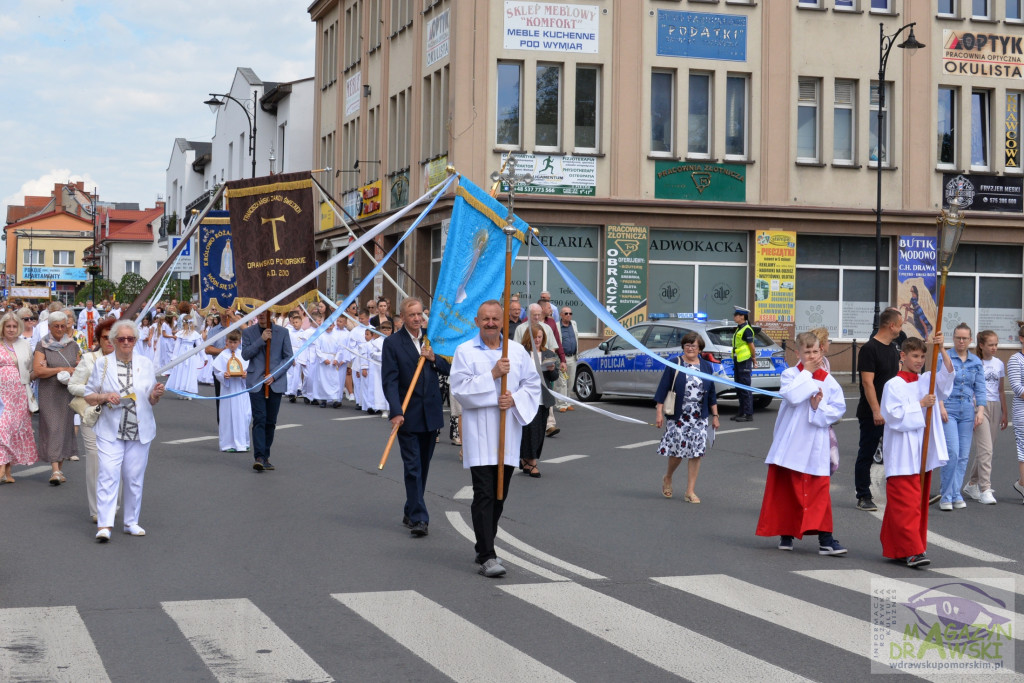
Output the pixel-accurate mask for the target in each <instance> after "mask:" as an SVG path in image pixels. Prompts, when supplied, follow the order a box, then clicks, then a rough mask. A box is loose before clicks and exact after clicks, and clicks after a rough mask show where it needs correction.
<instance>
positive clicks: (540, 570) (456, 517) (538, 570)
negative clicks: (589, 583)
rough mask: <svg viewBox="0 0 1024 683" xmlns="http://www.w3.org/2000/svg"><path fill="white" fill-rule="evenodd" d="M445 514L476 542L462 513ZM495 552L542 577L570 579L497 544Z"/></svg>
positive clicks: (553, 579)
mask: <svg viewBox="0 0 1024 683" xmlns="http://www.w3.org/2000/svg"><path fill="white" fill-rule="evenodd" d="M445 515H446V516H447V517H448V521H449V522H450V523H451V525H452V527H453V528H454V529H455V530H456V531H458V532H459V533H460V534H461V535H462V536H463V537H464V538H466V539H468V540H470V541H473V542H474V543H475V542H476V534H475V533H473V530H472V529H470V528H469V525H468V524H466V520H464V519H462V514H461V513H459V512H455V511H454V510H449V511H448V512H446V513H445ZM494 552H495V553H496V554H497V555H498V557H500V558H501V561H502V562H508V563H509V564H517V565H519V566H520V567H522V568H523V569H525V570H527V571H529V572H533V573H534V574H536V575H537V576H539V577H541V578H542V579H547V580H548V581H569V580H570V579H568V578H567V577H565V576H562V575H561V574H556V573H554V572H552V571H548V570H547V569H545V568H544V567H540V566H538V565H536V564H534V563H533V562H530V561H529V560H524V559H523V558H521V557H518V556H516V555H512V554H511V553H508V552H506V551H505V550H503V549H501V548H498V547H497V546H495V547H494Z"/></svg>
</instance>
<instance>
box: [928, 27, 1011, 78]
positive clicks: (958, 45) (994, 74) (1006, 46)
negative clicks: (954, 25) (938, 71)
mask: <svg viewBox="0 0 1024 683" xmlns="http://www.w3.org/2000/svg"><path fill="white" fill-rule="evenodd" d="M1022 41H1024V36H1011V35H1003V34H1000V33H988V32H986V33H971V32H969V31H943V32H942V70H943V71H945V72H946V73H947V74H957V75H960V76H988V77H991V78H1014V79H1020V78H1021V77H1022V76H1024V71H1022V69H1024V46H1022V44H1021V43H1022Z"/></svg>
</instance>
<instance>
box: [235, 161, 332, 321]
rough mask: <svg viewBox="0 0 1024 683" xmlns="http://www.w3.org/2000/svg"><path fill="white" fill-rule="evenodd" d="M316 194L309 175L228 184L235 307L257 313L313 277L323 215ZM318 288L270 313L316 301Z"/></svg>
mask: <svg viewBox="0 0 1024 683" xmlns="http://www.w3.org/2000/svg"><path fill="white" fill-rule="evenodd" d="M312 189H313V180H312V177H311V176H310V172H309V171H305V172H300V173H285V174H281V175H276V176H269V177H263V178H252V179H248V180H232V181H229V182H228V184H227V192H226V193H225V194H226V196H227V198H228V201H229V202H230V205H231V237H232V248H233V252H234V258H235V281H236V284H237V287H238V297H237V298H236V299H235V305H236V306H241V307H247V308H255V307H256V306H258V305H260V304H262V303H264V302H265V301H268V300H270V299H271V298H273V297H274V296H276V295H277V294H280V293H281V292H282V291H284V290H285V289H287V288H289V287H291V286H292V285H294V284H295V283H297V282H298V281H299V280H301V279H302V278H303V277H304V276H306V275H308V274H309V273H311V272H312V271H313V268H314V267H315V266H314V261H315V259H316V256H315V254H314V253H313V235H314V229H315V228H314V224H315V223H317V222H318V221H319V211H317V210H316V209H315V208H314V206H315V205H314V203H313V192H312ZM316 287H317V285H316V281H315V280H313V281H310V282H307V283H306V284H305V285H304V286H303V287H302V288H301V289H300V290H299V291H298V292H297V293H295V294H294V295H293V296H292V297H291V298H290V299H289V300H288V301H282V302H280V303H279V304H277V305H275V306H273V307H271V310H272V311H274V312H275V313H283V312H286V311H290V310H291V309H293V308H295V307H296V306H298V305H299V303H301V302H306V301H313V300H315V299H316V298H317V294H316Z"/></svg>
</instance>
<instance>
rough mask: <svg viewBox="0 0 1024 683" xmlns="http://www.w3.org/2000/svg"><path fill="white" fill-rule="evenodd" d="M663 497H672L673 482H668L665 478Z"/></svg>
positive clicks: (663, 481) (662, 481) (663, 479)
mask: <svg viewBox="0 0 1024 683" xmlns="http://www.w3.org/2000/svg"><path fill="white" fill-rule="evenodd" d="M661 495H663V496H665V497H666V498H671V497H672V482H670V481H667V480H666V479H665V478H664V477H663V478H662V480H661Z"/></svg>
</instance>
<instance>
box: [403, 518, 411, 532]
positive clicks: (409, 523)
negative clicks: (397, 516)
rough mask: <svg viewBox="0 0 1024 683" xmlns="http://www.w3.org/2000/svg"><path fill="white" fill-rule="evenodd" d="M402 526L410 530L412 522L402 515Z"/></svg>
mask: <svg viewBox="0 0 1024 683" xmlns="http://www.w3.org/2000/svg"><path fill="white" fill-rule="evenodd" d="M402 526H404V527H405V528H406V529H411V528H412V520H411V519H409V518H408V517H406V516H404V515H403V516H402Z"/></svg>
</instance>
